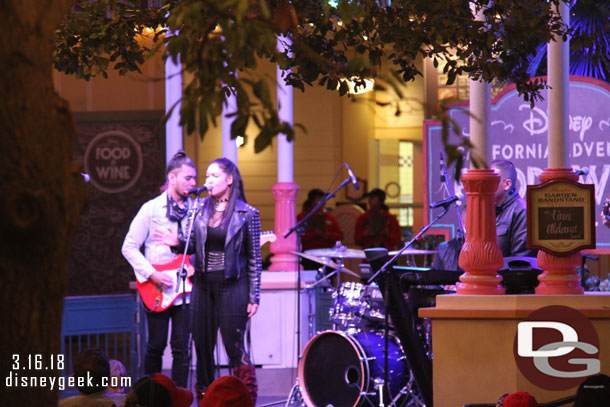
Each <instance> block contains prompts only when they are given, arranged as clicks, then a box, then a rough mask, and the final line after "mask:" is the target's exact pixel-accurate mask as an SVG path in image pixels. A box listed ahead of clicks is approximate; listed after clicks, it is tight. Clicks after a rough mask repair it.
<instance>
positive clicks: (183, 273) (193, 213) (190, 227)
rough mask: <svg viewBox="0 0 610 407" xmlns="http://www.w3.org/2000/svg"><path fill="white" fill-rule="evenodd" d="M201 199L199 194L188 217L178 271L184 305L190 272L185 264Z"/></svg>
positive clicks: (178, 287)
mask: <svg viewBox="0 0 610 407" xmlns="http://www.w3.org/2000/svg"><path fill="white" fill-rule="evenodd" d="M200 201H201V196H200V195H199V194H197V198H196V199H195V200H194V201H193V208H192V210H191V214H190V217H189V218H190V219H188V225H187V228H186V229H187V230H186V232H187V235H186V242H185V244H184V253H183V255H182V264H181V265H180V269H179V270H178V272H177V274H178V275H177V277H178V284H177V285H176V292H179V291H180V285H182V295H183V297H182V306H185V305H186V276H187V274H188V273H187V272H186V269H185V268H184V264H185V263H186V256H187V252H188V249H189V244H190V242H191V232H192V230H193V225H194V224H195V217H196V216H197V211H198V210H199V205H200ZM187 202H188V200H187Z"/></svg>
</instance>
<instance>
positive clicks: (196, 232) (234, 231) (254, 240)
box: [181, 198, 263, 304]
mask: <svg viewBox="0 0 610 407" xmlns="http://www.w3.org/2000/svg"><path fill="white" fill-rule="evenodd" d="M206 199H207V198H206ZM204 203H205V201H204ZM201 207H203V205H202V206H201ZM208 220H209V217H208V214H207V213H206V212H199V214H198V216H197V217H196V218H195V223H194V225H193V235H192V238H193V239H194V244H195V255H194V256H191V263H192V264H193V266H194V267H195V273H201V272H203V271H204V268H205V241H206V238H207V234H208ZM260 236H261V223H260V216H259V211H258V209H256V208H254V207H253V206H250V205H248V204H247V203H245V202H243V201H240V200H238V201H236V202H235V210H234V211H233V214H232V215H231V219H230V220H229V225H228V227H227V239H226V240H225V278H227V279H229V278H231V279H238V278H241V277H243V276H245V275H247V276H248V280H249V283H250V289H249V297H250V298H249V302H250V303H252V304H258V303H259V302H260V286H261V272H262V269H263V266H262V259H261V246H260ZM181 243H184V242H181ZM189 246H190V245H189Z"/></svg>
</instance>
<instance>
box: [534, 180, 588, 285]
mask: <svg viewBox="0 0 610 407" xmlns="http://www.w3.org/2000/svg"><path fill="white" fill-rule="evenodd" d="M539 178H540V182H547V181H550V180H552V179H569V180H572V181H578V175H576V174H575V173H574V171H572V170H571V169H569V168H547V169H546V170H544V172H542V174H540V176H539ZM580 262H581V256H580V252H577V253H573V254H571V255H569V256H555V255H553V254H550V253H546V252H544V251H542V250H540V251H539V252H538V266H539V267H541V268H542V274H540V275H539V276H538V280H539V281H540V284H538V287H536V294H584V292H585V290H584V288H582V286H581V285H580V276H579V275H578V273H577V272H576V269H577V268H578V266H580Z"/></svg>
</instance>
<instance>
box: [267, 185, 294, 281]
mask: <svg viewBox="0 0 610 407" xmlns="http://www.w3.org/2000/svg"><path fill="white" fill-rule="evenodd" d="M271 192H273V197H274V198H275V227H274V229H275V235H276V236H277V239H276V240H275V242H273V243H271V253H273V257H272V258H271V266H269V270H270V271H296V270H297V269H298V267H297V266H298V258H297V256H296V255H295V254H292V252H293V251H297V250H298V247H297V235H296V233H292V234H291V235H290V236H288V238H287V239H284V235H285V234H286V233H287V232H288V230H289V229H290V228H291V227H293V226H294V225H295V224H296V220H297V214H296V199H297V195H298V194H299V186H298V185H297V184H295V183H294V182H277V183H276V184H275V185H274V186H273V187H272V188H271Z"/></svg>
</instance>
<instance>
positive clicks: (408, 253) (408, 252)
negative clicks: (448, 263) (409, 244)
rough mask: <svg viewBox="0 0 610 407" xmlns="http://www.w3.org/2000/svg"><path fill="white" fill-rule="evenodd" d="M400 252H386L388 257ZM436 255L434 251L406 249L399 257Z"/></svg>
mask: <svg viewBox="0 0 610 407" xmlns="http://www.w3.org/2000/svg"><path fill="white" fill-rule="evenodd" d="M399 251H400V250H394V251H391V252H388V254H389V255H390V256H395V255H396V253H398V252H399ZM436 253H438V252H437V251H436V250H422V249H407V250H405V251H404V252H402V254H401V256H415V255H418V254H436Z"/></svg>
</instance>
